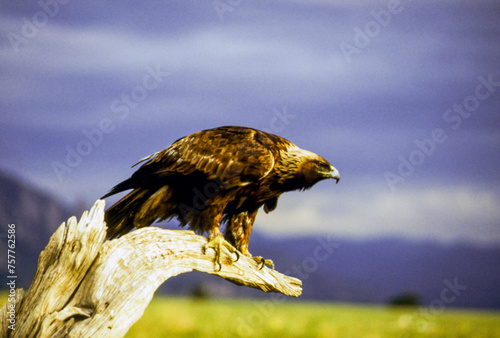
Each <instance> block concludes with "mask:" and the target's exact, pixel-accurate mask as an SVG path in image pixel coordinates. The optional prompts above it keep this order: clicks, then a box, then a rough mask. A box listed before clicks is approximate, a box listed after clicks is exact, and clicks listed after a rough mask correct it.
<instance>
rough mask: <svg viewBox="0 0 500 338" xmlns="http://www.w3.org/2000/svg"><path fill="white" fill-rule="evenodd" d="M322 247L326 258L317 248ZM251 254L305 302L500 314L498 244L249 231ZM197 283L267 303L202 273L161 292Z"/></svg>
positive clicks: (256, 294)
mask: <svg viewBox="0 0 500 338" xmlns="http://www.w3.org/2000/svg"><path fill="white" fill-rule="evenodd" d="M322 243H323V244H322ZM325 243H327V244H328V243H329V244H330V249H331V253H328V254H327V251H326V250H324V249H322V248H323V247H324V246H325V245H326V244H325ZM250 250H251V252H252V253H253V254H255V255H257V254H258V255H262V256H263V257H265V258H270V259H272V260H274V262H275V264H276V269H277V270H278V271H280V272H283V273H287V274H290V275H292V276H295V277H297V278H299V279H301V280H302V282H303V286H302V287H303V294H302V296H301V297H300V299H304V300H306V299H307V300H317V301H339V302H356V303H378V304H382V303H383V304H386V303H388V302H389V301H390V300H392V299H394V298H395V297H398V296H400V295H405V294H408V293H410V294H415V295H417V296H418V298H419V300H420V305H421V306H424V307H431V308H436V309H440V308H441V306H443V307H449V308H452V307H469V308H489V309H500V271H499V267H500V247H498V246H496V247H475V246H471V245H465V244H460V245H444V244H441V243H437V242H427V241H409V240H401V239H377V240H366V241H353V240H343V239H335V238H328V237H326V236H325V237H303V238H293V239H290V238H289V239H276V238H268V237H265V236H262V235H260V234H259V233H257V232H254V233H252V239H251V243H250ZM200 285H201V286H205V287H206V289H207V290H208V291H209V292H210V291H212V292H213V293H214V294H216V295H230V296H243V297H249V296H250V297H263V298H266V297H268V298H270V296H269V295H266V294H265V293H262V292H260V291H256V290H255V291H254V290H250V289H248V288H243V287H237V286H233V285H231V284H230V283H227V282H225V281H223V280H222V279H220V278H217V277H213V276H207V275H205V274H201V273H200V274H196V275H192V274H186V275H180V276H177V277H175V278H172V279H171V280H168V281H167V282H166V283H165V284H164V285H163V286H162V291H163V292H167V293H173V294H177V293H179V292H181V293H189V292H192V291H193V290H197V289H198V288H200ZM223 286H225V287H223ZM445 289H446V290H445Z"/></svg>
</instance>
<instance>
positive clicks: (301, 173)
mask: <svg viewBox="0 0 500 338" xmlns="http://www.w3.org/2000/svg"><path fill="white" fill-rule="evenodd" d="M140 163H141V166H140V167H139V169H138V170H137V171H136V172H135V173H134V174H133V175H132V176H131V177H130V178H129V179H127V180H125V181H123V182H122V183H120V184H118V185H117V186H115V187H114V188H113V189H111V190H110V192H109V193H107V194H106V195H105V196H104V197H107V196H110V195H113V194H115V193H118V192H122V191H125V190H128V189H132V191H131V192H130V193H129V194H127V195H126V196H124V197H123V198H122V199H120V200H119V201H118V202H116V203H115V204H114V205H112V206H111V207H110V208H109V209H108V210H107V211H106V215H105V220H106V222H107V225H108V237H110V238H112V237H116V236H120V235H122V234H124V233H126V232H128V231H130V230H132V229H133V228H139V227H143V226H148V225H150V224H152V223H154V222H155V221H156V220H167V219H171V218H174V217H176V218H177V219H178V220H179V221H180V224H181V226H185V225H187V226H188V227H189V228H190V229H193V230H195V231H198V232H201V233H204V232H210V233H212V232H214V231H218V229H219V227H220V225H221V223H224V222H225V223H227V228H226V232H225V237H226V239H227V240H228V241H229V242H231V243H232V244H233V245H235V246H236V248H237V249H239V250H240V251H242V252H243V253H248V241H249V238H250V233H251V231H252V225H253V223H254V221H255V217H256V216H257V212H258V209H259V208H260V207H261V206H264V210H265V211H266V212H270V211H273V210H274V209H275V208H276V206H277V203H278V198H279V196H280V195H281V194H282V193H284V192H286V191H291V190H297V189H307V188H310V187H312V186H313V185H314V184H315V183H316V182H318V181H320V180H322V179H325V178H336V179H337V180H338V178H339V176H338V172H336V170H335V168H333V167H332V166H331V165H330V163H328V161H326V160H325V159H324V158H322V157H321V156H319V155H316V154H314V153H311V152H308V151H306V150H302V149H300V148H298V147H297V146H295V145H294V144H293V143H291V142H290V141H288V140H286V139H284V138H281V137H279V136H276V135H273V134H269V133H266V132H263V131H259V130H256V129H251V128H245V127H220V128H214V129H209V130H204V131H200V132H196V133H194V134H191V135H189V136H186V137H184V138H181V139H179V140H177V141H175V142H174V143H173V144H172V145H171V146H170V147H168V148H166V149H164V150H162V151H159V152H157V153H154V154H152V155H149V156H147V157H145V158H144V159H142V160H140V161H139V162H138V163H136V165H137V164H140ZM332 173H335V174H336V175H334V174H332ZM248 254H249V253H248Z"/></svg>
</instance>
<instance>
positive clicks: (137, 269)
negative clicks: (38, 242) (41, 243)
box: [0, 200, 302, 338]
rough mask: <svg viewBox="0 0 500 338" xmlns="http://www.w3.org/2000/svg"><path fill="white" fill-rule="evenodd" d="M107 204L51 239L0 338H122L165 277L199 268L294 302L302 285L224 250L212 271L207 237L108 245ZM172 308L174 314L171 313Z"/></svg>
mask: <svg viewBox="0 0 500 338" xmlns="http://www.w3.org/2000/svg"><path fill="white" fill-rule="evenodd" d="M104 205H105V203H104V201H102V200H99V201H97V202H96V203H95V204H94V206H93V207H92V209H91V210H90V212H84V213H83V215H82V217H81V219H80V221H79V222H77V219H76V217H71V218H70V219H69V220H68V222H67V223H62V224H61V226H60V227H59V228H58V229H57V230H56V232H55V233H54V234H53V235H52V237H51V238H50V241H49V244H48V245H47V247H46V248H45V250H43V251H42V253H41V254H40V257H39V259H38V268H37V271H36V274H35V278H34V280H33V283H32V285H31V287H30V288H29V290H28V291H27V292H26V293H23V292H22V290H21V289H19V290H18V291H17V299H16V330H10V329H9V328H8V324H7V320H6V318H7V305H8V303H7V304H5V306H4V307H3V308H2V309H1V310H0V319H1V320H2V322H1V324H0V336H1V337H23V338H24V337H63V336H64V337H68V336H69V337H122V336H124V335H125V333H126V332H127V331H128V329H129V328H130V327H131V326H132V324H134V323H135V322H136V321H137V320H138V319H139V318H140V317H141V316H142V314H143V313H144V310H145V308H146V307H147V305H148V304H149V302H150V301H151V299H152V297H153V294H154V292H155V291H156V289H157V288H158V287H159V286H160V285H161V284H162V283H163V282H164V281H165V280H167V279H168V278H170V277H173V276H176V275H178V274H181V273H184V272H189V271H192V270H197V271H201V272H206V273H210V274H214V275H217V276H220V277H222V278H224V279H227V280H228V281H230V282H233V283H236V284H240V285H244V286H248V287H252V288H256V289H260V290H263V291H266V292H281V293H283V294H285V295H288V296H293V297H297V296H299V295H300V294H301V285H302V283H301V281H300V280H298V279H296V278H293V277H289V276H286V275H283V274H281V273H279V272H277V271H275V270H271V269H269V268H267V267H264V268H263V269H262V270H259V269H258V267H257V264H256V262H255V261H254V260H252V259H250V258H248V257H246V256H243V255H240V259H239V260H238V261H236V262H235V261H234V258H235V256H234V254H231V253H230V252H229V251H228V250H227V249H225V248H224V249H223V252H222V253H221V258H222V259H221V261H222V269H221V270H220V271H217V269H216V266H215V264H214V251H213V250H208V251H207V253H206V254H204V253H203V252H202V251H203V249H202V248H203V246H204V245H205V244H206V243H207V239H206V237H203V236H198V235H196V234H195V233H194V232H192V231H186V230H177V231H174V230H164V229H160V228H155V227H146V228H142V229H139V230H136V231H133V232H131V233H128V234H126V235H124V236H122V237H120V238H118V239H114V240H109V241H105V237H106V225H105V223H104ZM172 310H173V309H172Z"/></svg>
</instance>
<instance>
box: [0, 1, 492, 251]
mask: <svg viewBox="0 0 500 338" xmlns="http://www.w3.org/2000/svg"><path fill="white" fill-rule="evenodd" d="M30 3H31V4H27V2H23V3H22V4H19V3H16V2H9V3H6V2H2V4H1V5H0V74H1V77H0V111H1V116H2V123H1V124H0V142H1V144H0V149H1V150H0V169H3V170H5V171H7V172H10V173H16V174H17V175H18V176H20V177H22V178H25V179H27V180H29V181H31V182H32V183H34V184H36V185H37V186H39V187H40V188H42V189H46V190H48V191H50V192H51V193H52V194H53V195H54V196H57V197H58V198H59V199H61V200H65V201H66V202H67V203H76V202H81V201H84V202H85V203H87V204H88V205H90V204H91V203H92V202H93V201H95V200H96V199H97V198H98V197H99V196H101V195H103V194H104V193H105V192H106V191H107V190H109V188H111V187H112V186H113V185H115V184H116V183H118V182H119V181H121V180H123V179H125V178H127V177H129V176H130V175H131V174H132V172H133V170H132V169H131V168H130V166H131V165H132V164H134V163H135V162H136V161H137V160H138V159H140V158H142V157H144V156H145V155H148V154H150V153H153V152H155V151H158V150H160V149H163V148H165V147H167V146H168V145H170V144H171V143H172V142H173V141H175V140H176V139H178V138H180V137H182V136H185V135H188V134H190V133H192V132H195V131H198V130H201V129H207V128H212V127H216V126H221V125H244V126H251V127H255V128H258V129H263V130H267V131H271V132H274V133H276V134H278V135H281V136H283V137H285V138H288V139H290V140H291V141H293V142H294V143H296V144H297V145H298V146H300V147H302V148H305V149H308V150H311V151H314V152H316V153H319V154H321V155H322V156H324V157H325V158H327V159H328V160H329V161H330V162H331V163H332V164H334V166H335V167H337V168H338V170H339V171H340V173H341V176H342V179H341V181H340V182H339V184H337V185H335V184H334V182H333V181H332V182H321V183H319V184H318V185H317V186H315V187H314V188H313V189H312V190H309V191H306V192H295V193H289V194H287V195H284V196H283V197H282V198H281V199H280V203H279V208H278V209H277V210H276V211H275V212H274V213H271V214H269V215H265V214H264V213H262V214H260V215H259V217H258V218H257V222H256V229H258V230H260V231H262V232H264V233H267V234H269V235H275V236H282V235H284V234H285V233H287V234H292V235H293V234H320V233H321V234H325V233H330V234H334V235H337V236H340V237H345V238H372V237H380V236H393V237H404V238H414V239H435V240H439V241H446V242H450V241H451V242H457V241H461V242H464V241H465V242H468V243H474V244H484V243H489V244H496V245H498V244H500V191H499V189H498V188H499V183H500V170H499V169H500V165H499V164H500V162H499V150H500V137H499V127H500V117H499V107H500V67H499V66H500V12H499V10H498V9H499V7H498V3H497V2H496V1H474V2H473V4H472V2H468V4H467V3H465V2H458V1H439V2H437V1H436V2H432V1H399V2H398V1H394V0H391V1H370V2H363V4H360V3H358V2H356V3H353V2H352V1H347V0H337V1H321V0H317V1H306V0H303V1H299V0H297V1H273V2H270V1H204V2H201V1H200V2H193V1H128V2H126V4H125V3H123V2H98V1H78V2H77V1H71V0H69V1H68V0H64V1H63V0H59V1H56V0H42V1H40V2H35V1H33V2H30ZM110 201H112V200H111V199H110Z"/></svg>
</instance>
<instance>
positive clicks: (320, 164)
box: [315, 162, 330, 172]
mask: <svg viewBox="0 0 500 338" xmlns="http://www.w3.org/2000/svg"><path fill="white" fill-rule="evenodd" d="M315 164H316V168H318V170H319V171H322V172H329V171H330V166H329V165H328V164H326V163H324V162H316V163H315Z"/></svg>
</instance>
